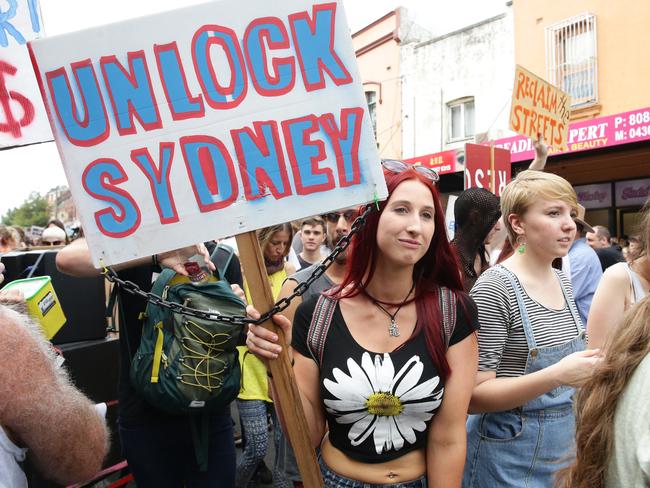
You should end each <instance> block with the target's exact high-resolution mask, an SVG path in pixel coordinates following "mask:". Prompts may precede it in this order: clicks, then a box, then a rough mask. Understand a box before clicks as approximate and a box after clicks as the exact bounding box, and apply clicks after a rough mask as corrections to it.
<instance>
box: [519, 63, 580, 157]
mask: <svg viewBox="0 0 650 488" xmlns="http://www.w3.org/2000/svg"><path fill="white" fill-rule="evenodd" d="M570 116H571V97H570V96H569V95H568V94H567V93H564V92H563V91H562V90H560V89H559V88H557V87H555V86H553V85H551V84H550V83H549V82H547V81H546V80H543V79H542V78H540V77H539V76H536V75H535V74H533V73H531V72H530V71H528V70H526V69H524V68H522V67H521V66H519V65H517V68H516V70H515V85H514V87H513V89H512V104H511V107H510V129H512V130H513V131H515V132H518V133H519V134H522V135H524V136H526V137H529V138H532V139H537V138H538V137H539V135H541V136H542V137H543V138H544V140H546V143H547V144H548V146H549V147H553V148H556V149H561V150H566V149H567V138H568V130H569V118H570Z"/></svg>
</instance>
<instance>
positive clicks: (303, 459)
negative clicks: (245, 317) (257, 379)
mask: <svg viewBox="0 0 650 488" xmlns="http://www.w3.org/2000/svg"><path fill="white" fill-rule="evenodd" d="M236 240H237V247H238V249H239V259H240V261H241V263H242V266H243V268H244V275H245V276H246V283H247V284H248V290H249V292H250V296H251V298H252V300H253V305H254V306H255V308H256V309H257V310H259V311H260V312H263V311H265V310H270V309H271V308H272V307H273V304H274V300H273V295H272V293H271V286H270V285H269V280H268V277H267V275H266V267H265V266H264V258H263V256H262V250H261V249H260V245H259V242H258V240H257V236H256V234H255V232H246V233H244V234H239V235H237V236H236ZM262 326H263V327H265V328H267V329H269V330H272V331H273V332H275V333H276V334H277V335H278V337H279V338H280V345H281V346H282V353H281V354H280V356H279V357H278V359H276V360H271V361H269V367H270V368H271V374H272V375H273V392H274V397H275V400H276V404H275V406H276V408H277V407H278V403H279V406H280V409H281V410H282V414H283V418H284V424H285V427H286V430H287V432H286V434H287V435H288V436H289V440H290V441H291V445H292V447H293V452H294V453H295V455H296V461H297V462H298V469H299V470H300V475H301V477H302V483H303V485H304V486H308V487H309V488H321V487H322V486H323V479H322V478H321V474H320V468H319V466H318V461H317V459H316V451H315V449H314V448H313V446H312V444H311V439H310V435H309V427H308V425H307V419H306V418H305V412H304V411H303V409H302V402H301V400H300V393H299V392H298V387H297V386H296V381H295V378H294V376H293V368H292V367H291V361H290V360H289V354H288V351H287V347H288V345H287V343H286V340H285V337H284V333H283V332H282V330H281V329H280V328H279V327H276V325H275V324H274V323H273V321H271V320H268V321H266V322H265V323H263V324H262Z"/></svg>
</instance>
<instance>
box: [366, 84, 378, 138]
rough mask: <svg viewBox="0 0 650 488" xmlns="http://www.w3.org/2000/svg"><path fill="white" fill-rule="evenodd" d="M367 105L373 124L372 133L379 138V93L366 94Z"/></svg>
mask: <svg viewBox="0 0 650 488" xmlns="http://www.w3.org/2000/svg"><path fill="white" fill-rule="evenodd" d="M366 103H367V104H368V114H369V115H370V122H371V123H372V131H373V132H374V134H375V138H377V92H376V91H367V92H366Z"/></svg>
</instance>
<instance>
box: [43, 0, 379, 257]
mask: <svg viewBox="0 0 650 488" xmlns="http://www.w3.org/2000/svg"><path fill="white" fill-rule="evenodd" d="M30 51H31V54H32V59H33V61H34V67H35V70H36V72H37V74H38V76H39V77H40V82H41V87H42V89H43V96H44V98H46V99H47V104H48V107H49V110H50V112H49V117H50V121H51V124H52V127H53V130H54V131H55V136H56V141H57V146H58V148H59V152H60V153H61V158H62V160H63V164H64V166H65V167H66V175H67V177H68V182H69V185H70V190H71V192H72V194H73V197H74V200H75V204H76V206H77V208H78V209H79V212H80V218H81V221H82V223H83V226H84V231H85V235H86V237H87V240H88V243H89V246H90V250H91V252H92V256H93V262H94V264H95V265H96V266H99V264H100V259H101V260H103V263H104V264H115V263H121V262H124V261H129V260H132V259H136V258H138V257H142V256H150V255H152V254H157V253H160V252H164V251H168V250H170V249H177V248H180V247H183V246H187V245H190V244H194V243H197V242H204V241H207V240H211V239H215V238H218V237H225V236H229V235H234V234H242V233H244V232H248V231H252V230H255V229H259V228H261V227H265V226H268V225H273V224H278V223H282V222H288V221H291V220H295V219H299V218H303V217H305V216H308V215H315V214H320V213H322V212H326V211H329V210H333V209H336V208H342V207H348V206H351V205H357V204H360V203H364V202H369V201H373V200H374V199H383V198H385V197H386V196H387V191H386V184H385V180H384V177H383V173H382V170H381V166H380V164H379V155H378V154H377V145H376V142H375V139H374V136H373V133H372V127H371V125H370V120H369V118H368V112H367V105H366V102H365V99H364V96H363V90H362V87H361V78H360V76H359V72H358V69H357V65H356V58H355V56H354V49H353V46H352V40H351V38H350V31H349V27H348V25H347V21H346V19H345V15H344V11H343V8H342V6H341V4H340V2H329V3H316V2H314V1H312V0H290V1H289V0H285V1H280V2H266V1H264V0H250V1H249V2H246V5H245V8H244V7H242V3H241V2H240V1H237V0H224V1H222V2H210V3H205V4H202V5H196V6H193V7H187V8H183V9H179V10H176V11H171V12H164V13H161V14H156V15H151V16H148V17H141V18H138V19H133V20H129V21H125V22H121V23H116V24H111V25H107V26H104V27H99V28H94V29H88V30H84V31H80V32H76V33H71V34H66V35H63V36H57V37H51V38H46V39H39V40H35V41H33V42H31V43H30Z"/></svg>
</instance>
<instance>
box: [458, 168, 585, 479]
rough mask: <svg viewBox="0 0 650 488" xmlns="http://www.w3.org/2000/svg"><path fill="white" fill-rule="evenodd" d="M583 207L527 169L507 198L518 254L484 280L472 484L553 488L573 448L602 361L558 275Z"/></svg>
mask: <svg viewBox="0 0 650 488" xmlns="http://www.w3.org/2000/svg"><path fill="white" fill-rule="evenodd" d="M577 208H578V202H577V198H576V194H575V192H574V190H573V188H572V187H571V185H570V184H569V183H568V182H567V181H566V180H564V179H563V178H561V177H559V176H557V175H554V174H551V173H543V172H540V171H533V170H527V171H523V172H522V173H520V174H519V175H517V177H516V178H515V179H514V180H513V181H511V182H510V183H509V184H508V185H507V186H506V188H505V190H504V192H503V193H502V195H501V211H502V214H503V219H504V224H505V226H506V229H507V232H508V238H509V240H510V242H511V244H512V246H513V248H514V249H515V252H514V254H513V255H512V256H510V257H509V258H507V259H506V260H504V261H503V262H502V263H501V264H500V265H497V266H495V267H493V268H490V269H489V270H487V271H486V272H484V273H483V274H482V275H481V276H480V277H479V279H478V280H477V282H476V284H475V285H474V287H473V288H472V291H471V292H470V295H471V296H472V298H474V300H475V301H476V305H477V306H478V314H479V323H480V325H481V329H480V330H479V333H478V341H479V372H478V376H477V382H476V386H475V388H474V391H473V393H472V400H471V402H470V412H472V413H480V415H472V416H471V417H470V419H469V420H468V440H467V459H466V464H465V475H464V479H463V486H464V487H465V488H469V487H479V488H483V487H484V488H494V487H497V486H498V487H500V488H501V487H521V486H527V487H548V486H551V485H552V483H553V476H554V473H555V471H557V470H558V469H559V468H560V467H562V465H563V464H562V462H563V460H564V464H566V458H567V456H568V455H569V454H570V453H571V451H572V449H573V442H574V437H573V429H574V417H573V410H572V400H571V397H572V395H573V393H574V389H573V387H575V386H577V385H579V384H580V383H582V382H583V381H584V380H585V379H586V378H587V377H588V376H589V375H590V374H591V372H592V370H593V367H594V365H595V364H596V362H597V361H598V351H584V348H585V332H584V329H583V325H582V322H581V320H580V316H579V315H578V311H577V308H576V305H575V302H574V299H573V293H572V290H571V283H570V281H569V278H568V277H567V276H565V275H564V273H562V272H561V271H558V270H556V269H554V268H553V267H552V262H553V260H554V259H555V258H557V257H562V256H565V255H566V254H567V253H568V251H569V248H570V247H571V243H572V242H573V239H574V238H575V234H576V224H575V223H574V221H573V218H574V217H575V215H576V211H577Z"/></svg>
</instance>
